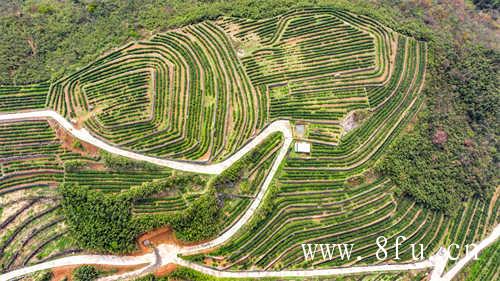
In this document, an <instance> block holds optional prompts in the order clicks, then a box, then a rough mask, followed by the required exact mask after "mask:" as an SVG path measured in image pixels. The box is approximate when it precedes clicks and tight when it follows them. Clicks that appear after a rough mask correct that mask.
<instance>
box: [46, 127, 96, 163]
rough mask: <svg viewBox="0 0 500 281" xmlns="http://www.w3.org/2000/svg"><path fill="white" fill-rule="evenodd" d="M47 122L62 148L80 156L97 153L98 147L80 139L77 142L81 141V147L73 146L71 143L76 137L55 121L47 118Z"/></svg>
mask: <svg viewBox="0 0 500 281" xmlns="http://www.w3.org/2000/svg"><path fill="white" fill-rule="evenodd" d="M49 124H50V126H51V127H52V128H53V129H54V131H55V133H56V136H57V138H58V139H59V140H60V141H61V145H62V147H63V148H65V149H67V150H69V151H73V152H76V153H79V154H80V155H82V156H91V157H96V156H97V155H99V148H97V147H95V146H93V145H91V144H89V143H86V142H83V141H80V140H78V142H80V143H81V148H80V147H74V145H73V144H74V143H75V141H77V139H75V138H74V137H73V136H72V135H71V134H69V133H68V132H66V130H64V129H63V128H61V127H60V126H59V124H57V123H56V122H54V121H52V120H49Z"/></svg>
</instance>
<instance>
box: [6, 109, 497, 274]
mask: <svg viewBox="0 0 500 281" xmlns="http://www.w3.org/2000/svg"><path fill="white" fill-rule="evenodd" d="M36 118H52V119H54V120H55V121H57V122H58V123H59V124H60V125H61V126H62V127H63V128H64V129H66V130H67V131H68V132H69V133H71V134H72V135H73V136H74V137H76V138H78V139H80V140H82V141H84V142H88V143H90V144H92V145H94V146H96V147H99V148H101V149H103V150H105V151H108V152H110V153H114V154H117V155H121V156H124V157H128V158H131V159H135V160H140V161H146V162H150V163H154V164H157V165H161V166H166V167H170V168H172V169H177V170H182V171H189V172H195V173H205V174H220V173H221V172H222V171H224V170H225V169H227V168H228V167H230V166H231V165H232V164H234V163H235V162H236V161H238V160H239V159H240V158H241V157H243V156H244V155H245V154H246V153H248V152H249V151H251V150H252V149H253V148H255V147H256V146H257V145H258V144H259V143H261V142H262V141H263V140H264V139H266V138H267V137H268V136H269V135H271V134H272V133H275V132H281V133H282V134H283V136H284V139H285V140H284V143H283V145H282V147H281V149H280V150H279V152H278V157H277V158H276V160H275V162H274V163H273V166H272V167H271V170H270V172H269V174H268V175H267V177H266V179H265V180H264V183H263V185H262V186H261V188H260V190H259V193H258V194H257V196H256V198H255V199H254V201H253V202H252V204H251V205H250V207H249V208H248V209H247V210H246V211H245V213H244V214H243V216H241V218H240V219H239V220H238V221H237V222H236V223H235V224H233V225H232V226H231V227H230V228H229V229H228V230H227V231H226V232H224V233H223V234H222V235H221V236H219V237H217V238H216V239H214V240H212V241H209V242H206V243H203V244H200V245H196V246H186V247H178V246H176V245H167V244H162V245H159V246H158V248H157V251H158V254H157V255H156V254H155V253H149V254H145V255H143V256H109V255H80V256H70V257H64V258H60V259H56V260H52V261H48V262H44V263H40V264H37V265H33V266H28V267H24V268H21V269H17V270H14V271H11V272H8V273H5V274H3V275H0V281H3V280H12V279H16V278H19V277H21V276H24V275H27V274H30V273H33V272H36V271H40V270H46V269H50V268H55V267H61V266H69V265H80V264H95V265H97V264H103V265H114V266H129V265H145V267H144V268H141V269H139V270H136V271H134V272H132V273H125V274H124V275H119V276H111V277H106V278H104V279H103V280H121V279H125V278H129V277H131V276H134V274H135V273H136V274H141V273H142V272H145V271H146V269H151V268H152V267H153V266H163V265H167V264H169V263H176V264H179V265H182V266H187V267H189V268H192V269H195V270H198V271H200V272H203V273H206V274H210V275H213V276H217V277H230V278H238V277H246V278H259V277H297V276H302V277H312V276H328V275H342V274H355V273H370V272H380V271H384V272H385V271H405V270H420V269H426V268H428V269H433V272H432V277H431V281H450V280H451V279H452V278H453V277H454V276H455V275H456V274H457V273H458V272H459V271H460V269H462V268H463V267H464V266H465V265H466V264H467V263H468V262H469V261H470V260H472V258H473V257H474V256H475V255H476V254H478V253H479V252H480V251H482V250H483V249H484V248H486V247H487V246H488V245H490V244H492V243H494V242H495V241H496V240H497V239H498V237H499V236H500V225H498V226H497V227H496V228H495V229H494V230H493V232H492V233H491V234H490V235H489V236H488V238H486V239H485V240H483V241H481V242H480V243H479V245H478V246H477V247H476V248H475V249H474V250H473V251H471V252H470V253H469V254H468V255H467V256H465V257H464V258H462V259H461V260H460V261H459V262H458V263H457V264H456V265H455V266H454V267H453V268H452V269H451V270H450V271H449V272H447V273H446V274H445V275H442V273H443V271H444V267H445V265H446V262H447V260H448V252H447V251H446V250H445V249H440V251H438V253H437V254H436V255H434V256H432V257H430V258H429V259H427V260H424V261H420V262H415V263H406V264H381V265H372V266H354V267H346V268H331V269H311V270H283V271H219V270H216V269H213V268H209V267H205V266H203V265H199V264H196V263H192V262H189V261H186V260H184V259H182V258H180V257H178V255H179V254H194V253H199V252H202V251H205V250H208V249H211V248H215V247H217V246H220V245H222V244H223V243H225V242H227V241H228V240H229V239H230V238H231V237H233V236H234V235H235V234H236V233H237V232H238V231H239V230H240V229H241V228H242V227H243V225H245V224H246V223H247V222H248V221H249V220H250V218H251V217H252V216H253V214H254V213H255V211H256V210H257V208H258V206H259V205H260V203H261V201H262V200H263V198H264V196H265V194H266V191H267V190H268V188H269V186H270V184H271V181H272V179H273V178H274V175H275V174H276V172H277V171H278V169H279V166H280V165H281V163H282V160H283V159H284V158H285V156H286V154H287V152H288V149H289V147H290V145H291V143H292V141H293V136H292V130H291V126H290V122H289V121H284V120H278V121H275V122H273V123H271V124H270V125H269V126H268V127H266V128H265V129H264V130H263V131H262V132H261V133H260V134H259V135H257V136H256V137H255V138H253V139H252V140H251V141H250V142H249V143H247V144H246V145H245V146H244V147H243V148H242V149H240V150H239V151H238V152H236V153H235V154H233V155H232V156H231V157H229V158H227V159H226V160H224V161H222V162H220V163H216V164H208V165H207V164H196V163H189V162H183V161H174V160H166V159H160V158H156V157H151V156H146V155H142V154H138V153H135V152H131V151H127V150H124V149H121V148H118V147H115V146H112V145H110V144H108V143H106V142H104V141H102V140H100V139H98V138H96V137H94V136H92V135H91V134H90V133H89V132H88V131H87V130H86V129H77V128H75V127H74V126H73V125H72V124H71V123H70V122H69V121H68V120H66V119H65V118H64V117H63V116H61V115H60V114H58V113H57V112H55V111H52V110H41V111H31V112H22V113H12V114H0V122H1V121H11V120H26V119H36Z"/></svg>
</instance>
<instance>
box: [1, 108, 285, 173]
mask: <svg viewBox="0 0 500 281" xmlns="http://www.w3.org/2000/svg"><path fill="white" fill-rule="evenodd" d="M35 118H51V119H54V120H55V121H57V123H59V125H61V126H62V127H63V128H64V129H65V130H66V131H68V132H69V133H71V134H72V135H73V136H74V137H76V138H77V139H79V140H81V141H84V142H87V143H90V144H92V145H94V146H96V147H98V148H100V149H102V150H105V151H107V152H110V153H113V154H116V155H120V156H123V157H127V158H130V159H134V160H139V161H145V162H149V163H153V164H156V165H159V166H164V167H169V168H172V169H176V170H181V171H186V172H193V173H202V174H212V175H218V174H220V173H222V171H224V170H225V169H227V168H229V167H230V166H231V165H233V164H234V163H235V162H237V161H238V160H239V159H241V157H243V156H244V155H245V154H246V153H248V152H250V151H251V150H252V149H254V148H255V147H256V146H257V145H258V144H260V143H261V142H262V141H263V140H264V139H266V138H267V137H268V136H269V135H271V134H273V133H276V132H281V133H283V136H284V138H285V145H284V148H282V150H284V151H285V153H286V150H287V149H288V146H289V145H290V143H291V141H292V129H291V127H290V122H289V121H286V120H278V121H274V122H272V123H271V124H269V125H268V126H267V127H266V128H265V129H264V130H262V131H261V132H260V133H259V134H258V135H257V136H256V137H255V138H253V139H252V140H251V141H250V142H248V143H247V144H246V145H245V146H243V147H242V148H241V149H240V150H238V151H237V152H236V153H234V154H233V155H231V156H230V157H228V158H227V159H226V160H224V161H222V162H219V163H215V164H198V163H190V162H187V161H182V160H181V161H176V160H169V159H162V158H158V157H152V156H147V155H143V154H140V153H136V152H132V151H129V150H125V149H122V148H119V147H116V146H113V145H110V144H108V143H106V142H104V141H102V140H100V139H98V138H96V137H94V136H93V135H91V134H90V133H89V131H88V130H87V129H85V128H82V129H77V128H75V126H74V125H73V124H71V123H70V122H69V121H68V120H67V119H66V118H64V117H63V116H62V115H60V114H59V113H57V112H55V111H53V110H38V111H29V112H21V113H7V114H0V122H1V121H12V120H22V119H35ZM280 154H282V153H281V152H280Z"/></svg>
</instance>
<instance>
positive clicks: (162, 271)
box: [154, 263, 177, 277]
mask: <svg viewBox="0 0 500 281" xmlns="http://www.w3.org/2000/svg"><path fill="white" fill-rule="evenodd" d="M176 268H177V265H176V264H175V263H169V264H167V265H164V266H161V267H160V268H158V269H157V270H156V271H155V272H154V275H155V276H157V277H162V276H165V275H167V274H169V273H171V272H172V271H174V270H175V269H176Z"/></svg>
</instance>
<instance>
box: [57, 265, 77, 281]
mask: <svg viewBox="0 0 500 281" xmlns="http://www.w3.org/2000/svg"><path fill="white" fill-rule="evenodd" d="M77 267H78V266H76V265H72V266H62V267H56V268H53V269H52V273H53V274H54V278H52V280H53V281H60V280H63V279H64V277H67V278H68V280H70V281H71V280H73V277H72V276H71V272H73V270H74V269H75V268H77Z"/></svg>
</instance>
